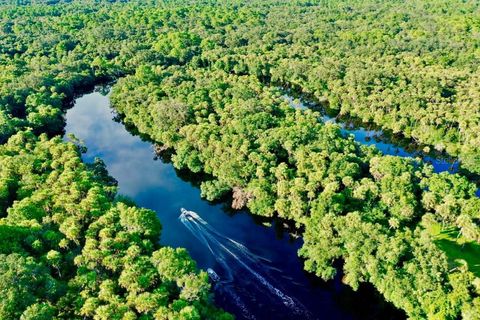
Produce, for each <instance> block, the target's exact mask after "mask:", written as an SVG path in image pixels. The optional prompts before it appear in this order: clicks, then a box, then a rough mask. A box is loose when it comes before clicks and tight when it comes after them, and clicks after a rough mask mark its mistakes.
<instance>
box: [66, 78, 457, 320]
mask: <svg viewBox="0 0 480 320" xmlns="http://www.w3.org/2000/svg"><path fill="white" fill-rule="evenodd" d="M108 91H109V89H108V87H99V88H96V90H95V91H93V92H91V93H87V94H85V95H83V96H81V97H79V98H77V99H76V100H75V103H74V105H73V107H72V108H70V109H69V110H68V111H67V114H66V128H65V132H66V133H73V134H74V135H75V136H76V137H77V138H79V139H80V140H82V141H83V142H84V143H85V146H86V147H87V148H88V151H87V152H86V153H85V154H84V156H83V158H84V161H86V162H92V161H93V160H94V159H95V158H96V157H99V158H101V159H103V160H104V162H105V164H106V166H107V168H108V171H109V173H110V174H111V175H112V176H113V177H114V178H115V179H117V181H118V185H119V193H120V194H122V195H126V196H128V197H130V198H131V199H133V200H134V201H135V202H136V203H137V204H138V205H139V206H142V207H145V208H149V209H152V210H154V211H156V212H157V213H158V217H159V218H160V220H161V222H162V225H163V231H162V237H161V243H162V244H163V245H168V246H173V247H185V248H187V249H188V251H189V252H190V254H191V256H192V257H193V258H194V259H195V260H196V261H197V263H198V266H199V267H200V268H203V269H207V268H211V271H212V272H213V273H215V274H216V275H217V276H218V279H217V282H214V283H213V285H214V290H215V292H216V295H215V299H216V303H217V305H219V306H220V307H222V308H224V309H226V310H227V311H229V312H232V313H233V314H235V315H236V316H237V318H238V319H401V318H404V317H405V316H404V314H403V313H402V312H400V311H398V310H395V309H394V308H393V307H392V306H391V305H389V304H387V303H385V302H383V300H382V298H381V297H380V296H379V295H378V293H376V291H375V290H373V289H372V288H371V287H370V286H368V285H365V286H363V287H361V289H360V290H359V292H353V291H352V290H351V289H350V288H349V287H348V286H345V285H343V284H342V283H341V281H340V277H341V275H339V276H338V277H337V278H336V279H334V280H332V281H329V282H323V281H320V280H319V279H318V278H316V277H313V276H311V275H309V274H308V273H306V272H304V271H303V265H302V261H301V259H299V258H298V256H297V251H298V249H299V248H300V247H301V245H302V239H301V238H295V237H292V236H291V235H289V234H288V232H285V231H284V229H283V226H282V225H281V223H276V222H275V221H273V222H268V223H266V221H265V220H263V221H262V220H261V219H260V218H255V217H254V216H252V215H250V214H248V213H247V212H245V211H235V212H234V211H232V210H231V209H229V208H228V205H227V204H226V203H211V202H208V201H206V200H203V199H201V197H200V190H199V188H198V184H197V183H195V180H194V179H192V178H191V176H190V175H189V174H188V173H185V172H178V171H177V170H175V169H174V168H173V166H172V165H171V164H170V163H168V162H164V161H162V160H159V159H157V158H156V157H155V154H154V152H153V148H152V144H151V143H150V142H148V141H145V140H142V139H141V138H140V137H139V136H137V135H134V134H132V133H130V132H129V131H128V130H127V129H126V128H125V126H124V125H123V124H122V123H120V122H118V121H115V113H114V112H113V110H112V109H111V108H110V102H109V98H108ZM291 102H292V103H294V101H293V100H291ZM325 120H329V119H325ZM330 121H331V119H330ZM342 130H344V132H345V133H346V134H348V133H351V134H354V136H355V138H356V140H358V141H360V142H363V143H367V144H372V143H375V144H376V145H377V146H379V147H380V149H381V150H382V151H384V152H385V153H389V154H397V155H401V156H411V155H412V154H411V153H409V152H407V151H406V150H404V149H402V148H399V147H396V146H394V145H392V144H388V143H386V142H380V141H376V140H375V139H371V138H370V137H371V136H372V135H374V133H372V132H369V131H368V130H365V129H362V128H358V129H349V128H347V127H346V126H344V127H343V129H342ZM428 160H429V161H430V162H431V163H432V164H433V165H434V167H435V170H436V171H445V170H455V164H453V166H452V164H451V163H449V162H445V161H443V160H436V159H433V158H432V159H428ZM181 208H185V209H186V210H188V212H190V213H188V212H187V213H184V215H183V216H182V218H181V219H180V214H181Z"/></svg>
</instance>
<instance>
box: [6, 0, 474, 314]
mask: <svg viewBox="0 0 480 320" xmlns="http://www.w3.org/2000/svg"><path fill="white" fill-rule="evenodd" d="M479 6H480V3H478V2H475V1H446V0H428V1H419V0H412V1H396V0H391V1H379V0H368V1H347V0H298V1H274V0H272V1H270V0H267V1H260V0H258V1H257V0H255V1H242V0H223V1H221V0H218V1H216V0H205V1H193V0H192V1H190V0H174V1H132V2H102V1H95V2H92V1H72V2H71V3H70V2H61V1H59V2H56V1H46V2H38V3H37V2H35V1H31V2H27V1H25V2H23V3H22V5H11V4H8V3H5V4H2V5H1V6H0V9H1V10H0V21H1V24H0V26H1V27H0V142H1V143H3V144H4V145H3V146H2V147H0V161H1V164H2V166H1V168H0V177H1V180H0V216H1V220H0V237H3V238H2V239H5V241H3V240H2V241H1V242H0V270H1V272H0V274H1V276H2V277H4V281H1V282H0V283H1V284H0V291H1V292H9V293H11V295H10V297H13V298H12V299H5V300H3V301H1V302H0V304H1V305H0V316H1V317H2V319H3V318H5V319H10V318H12V319H15V318H18V317H22V319H34V316H38V315H42V316H43V317H44V318H45V319H49V318H51V317H52V315H55V316H57V317H60V318H69V317H71V318H75V317H87V318H95V319H110V318H116V317H118V318H121V317H124V318H125V319H135V318H136V317H143V318H145V319H151V318H157V319H163V318H162V317H166V318H169V319H170V318H172V319H177V318H178V319H196V318H215V317H218V318H228V317H229V315H226V314H224V313H222V312H221V311H219V310H217V309H215V308H214V307H213V306H212V305H211V299H210V297H209V293H208V281H207V278H206V275H205V274H204V273H203V272H199V271H197V270H196V267H195V264H194V262H193V261H191V259H190V258H189V257H188V255H187V254H186V252H185V251H184V250H182V249H175V250H174V249H171V248H164V247H161V246H160V245H159V244H158V241H157V240H158V237H159V234H160V224H159V222H158V221H157V220H156V217H155V215H154V213H152V212H151V211H148V210H145V209H140V208H137V207H135V206H132V205H131V204H127V203H124V202H122V201H120V200H116V198H115V186H114V181H113V180H112V179H111V178H109V177H108V174H107V173H106V170H105V168H104V166H103V165H102V162H101V161H98V162H96V163H95V164H83V163H82V161H81V158H80V155H79V152H80V151H79V149H78V146H75V145H74V144H72V143H65V142H62V141H61V140H60V139H59V138H53V137H54V136H57V135H59V134H61V133H62V129H63V126H64V119H63V115H64V111H65V109H66V108H67V107H68V104H69V102H70V101H71V99H72V98H73V97H74V96H75V95H76V94H77V93H78V92H81V91H82V90H85V89H86V88H89V87H91V86H92V85H94V84H95V83H98V82H101V81H110V80H118V82H117V83H116V84H115V85H114V88H113V94H112V97H111V98H112V102H113V105H114V107H115V109H116V110H117V111H118V113H119V114H120V115H121V116H122V117H123V121H124V122H126V123H128V124H130V125H133V126H135V128H136V129H137V130H138V131H139V132H141V133H142V134H145V135H147V136H148V137H149V138H150V139H152V140H154V141H155V142H157V143H159V144H161V145H162V146H163V149H169V150H170V151H171V152H172V154H173V157H172V160H173V163H174V165H175V166H176V167H177V168H184V169H188V170H190V171H192V172H202V173H204V174H205V177H206V179H205V180H204V181H203V183H202V185H201V190H202V195H203V196H204V197H205V198H207V199H209V200H214V199H218V198H220V197H222V196H224V195H225V194H231V195H232V196H233V198H234V203H235V206H236V207H237V208H241V207H247V208H248V209H249V210H250V211H251V212H252V213H253V214H257V215H262V216H267V217H272V216H277V217H280V218H282V219H286V220H288V221H292V222H293V223H295V224H296V226H297V227H298V228H299V229H302V230H304V234H303V236H304V245H303V247H302V249H301V250H300V252H299V254H300V256H301V257H302V258H304V259H305V268H306V269H307V270H308V271H310V272H313V273H315V274H316V275H318V276H320V277H322V278H323V279H331V278H332V277H333V276H334V275H335V274H336V273H337V269H336V268H335V265H336V262H337V261H342V262H343V272H344V274H345V276H344V282H345V283H347V284H349V285H351V286H352V287H353V288H358V286H359V285H360V283H363V282H369V283H371V284H373V285H374V287H375V288H376V289H377V290H378V291H379V292H381V293H382V294H383V295H384V297H385V299H386V300H388V301H391V302H392V303H393V304H394V305H395V306H396V307H398V308H401V309H403V310H405V312H406V313H407V315H408V316H409V317H411V318H418V319H420V318H432V319H457V318H459V317H463V318H465V319H478V318H479V317H480V312H479V310H480V274H479V272H478V268H476V267H475V266H476V265H477V264H478V260H476V261H475V260H469V259H466V258H465V259H464V258H463V256H464V255H465V256H466V254H465V251H466V250H470V249H471V250H473V251H474V252H476V253H478V252H480V250H479V249H478V247H479V243H480V228H479V222H480V200H479V198H478V197H476V196H475V190H476V186H475V184H474V183H472V182H471V181H469V179H468V178H467V177H466V176H464V175H462V174H463V173H476V174H479V173H480V147H479V146H480V107H479V106H480V104H479V102H478V101H479V97H480V94H479V87H478V80H479V73H478V66H479V62H480V61H479V58H480V51H479V47H480V46H479V38H478V34H479V28H480V24H479V22H478V21H480V19H479V18H480V17H479V15H480V13H479V12H480V11H479ZM287 89H288V90H291V91H295V92H297V93H299V94H302V95H304V96H305V97H307V98H308V99H311V100H313V101H314V102H316V103H317V104H319V105H321V106H322V107H323V108H325V109H328V110H330V111H333V112H335V113H337V114H338V116H351V117H354V118H356V119H359V120H361V121H363V122H365V123H373V124H374V125H376V126H378V127H380V128H382V129H384V130H387V131H390V132H392V133H393V134H395V135H400V136H403V137H405V138H407V139H411V143H415V144H418V145H419V146H422V147H424V146H426V147H429V148H432V149H436V150H438V151H440V152H444V153H446V154H448V155H450V156H452V157H457V158H458V160H459V163H460V166H461V168H462V170H463V171H462V174H449V173H441V174H437V173H433V170H432V168H431V166H430V165H428V164H425V163H423V162H421V161H419V160H416V159H408V158H400V157H395V156H385V155H382V154H381V153H380V152H379V151H378V150H377V149H375V148H374V147H366V146H362V145H360V144H358V143H356V142H355V141H354V140H353V138H352V137H347V136H344V135H343V134H342V133H341V132H340V128H339V127H338V126H337V125H334V124H330V123H323V122H322V121H320V114H319V113H318V112H314V111H312V110H295V109H293V108H291V106H290V105H289V104H288V101H286V99H285V98H284V96H283V95H284V92H285V90H287ZM95 168H96V169H95ZM127 225H128V226H129V227H128V228H127V227H126V226H127ZM6 241H8V242H6ZM1 243H11V244H12V245H9V246H4V245H1ZM112 245H115V248H117V246H118V247H119V248H120V249H119V250H113V248H112V247H111V246H112ZM475 250H476V251H475ZM103 255H106V256H103ZM180 265H181V266H184V267H182V268H180V267H175V266H180ZM14 274H19V275H21V276H20V278H19V279H20V280H19V281H17V282H16V285H15V286H10V285H9V283H12V281H11V277H12V276H13V275H14ZM34 275H35V276H34ZM37 275H38V276H37ZM9 277H10V278H9ZM187 279H188V280H187ZM187 286H192V287H187ZM46 287H48V288H49V290H44V288H46ZM20 297H21V298H20ZM1 312H3V313H1ZM143 318H142V319H143ZM35 319H37V318H35Z"/></svg>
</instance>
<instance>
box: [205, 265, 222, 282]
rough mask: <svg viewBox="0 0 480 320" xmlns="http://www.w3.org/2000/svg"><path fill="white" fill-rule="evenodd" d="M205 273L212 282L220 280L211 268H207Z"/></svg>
mask: <svg viewBox="0 0 480 320" xmlns="http://www.w3.org/2000/svg"><path fill="white" fill-rule="evenodd" d="M207 273H208V277H209V278H210V279H211V280H212V281H213V282H219V281H220V276H219V275H218V274H217V273H216V272H215V271H214V270H213V269H212V268H208V269H207Z"/></svg>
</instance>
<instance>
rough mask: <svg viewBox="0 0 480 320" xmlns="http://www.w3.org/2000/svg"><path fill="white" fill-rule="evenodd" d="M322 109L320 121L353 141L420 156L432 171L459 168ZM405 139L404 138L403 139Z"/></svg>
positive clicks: (295, 103)
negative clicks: (339, 118)
mask: <svg viewBox="0 0 480 320" xmlns="http://www.w3.org/2000/svg"><path fill="white" fill-rule="evenodd" d="M283 97H284V98H285V100H286V101H287V102H288V103H289V104H290V106H292V107H293V108H296V109H302V110H305V109H308V108H314V109H318V106H317V105H309V104H308V103H304V102H303V101H302V100H301V99H298V98H294V97H292V96H290V95H284V96H283ZM321 111H322V113H323V114H322V117H321V121H323V122H332V123H335V124H338V125H339V126H340V128H341V129H340V130H341V132H342V133H343V134H344V135H345V136H348V135H353V137H354V139H355V141H357V142H359V143H361V144H364V145H368V146H370V145H374V146H375V147H376V148H377V149H379V150H380V151H382V153H383V154H387V155H393V156H399V157H411V158H420V159H422V160H423V161H424V162H426V163H429V164H431V165H432V167H433V170H434V172H437V173H440V172H445V171H446V172H450V173H456V172H458V170H459V163H458V161H457V160H456V159H454V158H451V157H448V156H445V155H443V157H434V156H432V155H431V154H429V153H426V152H424V151H423V150H420V149H419V148H418V146H415V145H414V144H411V145H413V146H414V147H413V148H409V149H408V150H407V148H405V147H402V146H399V145H397V144H394V143H392V142H390V141H389V137H388V136H387V135H385V134H384V133H383V132H382V131H381V130H376V129H367V128H366V127H363V126H361V125H358V124H354V123H353V122H351V121H349V122H342V121H337V119H336V118H335V117H332V116H329V115H328V114H326V112H325V110H321ZM405 140H406V139H405ZM477 196H479V197H480V188H479V189H478V190H477Z"/></svg>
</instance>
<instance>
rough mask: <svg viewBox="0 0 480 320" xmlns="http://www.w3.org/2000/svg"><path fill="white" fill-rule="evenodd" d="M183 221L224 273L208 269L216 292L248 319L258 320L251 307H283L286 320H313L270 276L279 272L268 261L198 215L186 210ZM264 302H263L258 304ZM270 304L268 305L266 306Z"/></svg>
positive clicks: (181, 218) (183, 212)
mask: <svg viewBox="0 0 480 320" xmlns="http://www.w3.org/2000/svg"><path fill="white" fill-rule="evenodd" d="M180 220H181V222H182V223H183V224H184V225H185V227H186V228H187V229H188V230H190V231H191V232H192V234H193V235H194V236H195V237H196V238H197V239H198V240H199V241H200V242H201V243H202V244H203V245H205V246H206V247H207V248H208V249H209V250H210V252H211V253H212V255H213V256H214V258H215V260H216V261H217V262H218V264H219V265H220V267H221V270H215V271H214V270H213V269H210V268H209V269H208V274H209V276H210V278H211V279H212V281H213V283H214V285H215V289H216V290H218V291H221V293H222V294H223V295H224V296H225V297H227V296H228V297H227V299H230V301H233V302H234V304H235V305H236V307H237V308H238V309H239V310H240V311H241V314H242V315H243V317H244V318H245V319H256V318H255V316H253V315H252V313H251V312H250V309H251V308H258V307H260V308H261V307H262V302H263V303H265V305H264V308H267V309H268V308H272V307H273V308H282V309H283V310H282V311H283V314H285V316H286V318H285V319H291V318H302V319H311V315H310V313H309V312H308V311H307V310H306V308H305V307H304V306H303V305H302V304H301V303H300V302H299V301H297V300H296V299H295V298H292V297H290V296H289V295H287V294H285V293H284V292H283V291H282V290H281V285H280V284H278V283H276V282H278V280H277V281H275V279H273V278H272V277H271V276H270V275H271V274H272V271H274V270H275V269H274V268H272V267H270V266H268V262H269V261H268V260H266V259H264V258H262V257H260V256H258V255H255V254H253V253H252V252H250V251H249V250H248V249H247V248H246V247H245V246H244V245H243V244H241V243H239V242H237V241H235V240H233V239H231V238H229V237H226V236H225V235H223V234H221V233H220V232H218V231H217V230H216V229H214V228H213V227H212V226H210V225H209V224H208V223H207V222H206V221H205V220H203V219H202V218H201V217H200V216H199V215H198V214H197V213H195V212H193V211H187V210H185V209H182V213H181V215H180ZM258 298H261V299H262V302H260V301H258ZM266 303H268V305H266Z"/></svg>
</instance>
